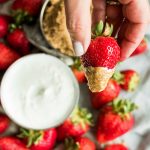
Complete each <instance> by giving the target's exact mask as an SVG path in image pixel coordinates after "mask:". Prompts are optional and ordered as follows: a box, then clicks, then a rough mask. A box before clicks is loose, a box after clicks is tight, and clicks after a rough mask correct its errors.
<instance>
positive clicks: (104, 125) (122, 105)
mask: <svg viewBox="0 0 150 150" xmlns="http://www.w3.org/2000/svg"><path fill="white" fill-rule="evenodd" d="M134 109H137V106H136V105H135V104H134V103H132V102H131V101H128V100H115V101H113V102H112V103H111V104H109V105H106V106H104V108H103V109H102V110H101V112H100V114H99V117H98V123H97V140H98V142H99V143H106V142H108V141H110V140H114V139H115V138H117V137H119V136H121V135H123V134H125V133H126V132H128V131H129V130H130V129H131V128H132V127H133V125H134V118H133V116H132V114H131V112H132V111H133V110H134Z"/></svg>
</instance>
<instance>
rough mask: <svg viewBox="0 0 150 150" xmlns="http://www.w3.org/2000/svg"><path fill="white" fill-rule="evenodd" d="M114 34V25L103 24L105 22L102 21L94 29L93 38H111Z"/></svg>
mask: <svg viewBox="0 0 150 150" xmlns="http://www.w3.org/2000/svg"><path fill="white" fill-rule="evenodd" d="M112 33H113V25H112V24H110V25H109V24H108V23H107V22H106V24H104V23H103V21H101V20H100V22H99V23H98V24H97V25H96V26H95V28H93V33H92V38H96V37H98V36H104V37H110V36H111V35H112Z"/></svg>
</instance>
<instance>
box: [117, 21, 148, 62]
mask: <svg viewBox="0 0 150 150" xmlns="http://www.w3.org/2000/svg"><path fill="white" fill-rule="evenodd" d="M146 27H147V24H135V23H131V22H128V21H127V22H126V23H124V24H123V27H122V28H121V31H120V32H119V40H120V41H121V43H120V48H121V60H122V61H123V60H125V59H126V58H128V57H129V56H130V55H131V54H132V53H133V51H134V50H135V49H136V47H137V46H138V45H139V44H140V42H141V41H142V39H143V37H144V34H145V31H146Z"/></svg>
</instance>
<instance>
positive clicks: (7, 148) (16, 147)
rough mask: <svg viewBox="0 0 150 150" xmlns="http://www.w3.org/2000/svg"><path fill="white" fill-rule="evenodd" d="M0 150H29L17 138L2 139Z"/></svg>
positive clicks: (0, 139) (0, 140)
mask: <svg viewBox="0 0 150 150" xmlns="http://www.w3.org/2000/svg"><path fill="white" fill-rule="evenodd" d="M0 150H29V149H28V148H26V146H25V145H24V143H23V142H22V141H20V140H19V139H18V138H15V137H1V138H0Z"/></svg>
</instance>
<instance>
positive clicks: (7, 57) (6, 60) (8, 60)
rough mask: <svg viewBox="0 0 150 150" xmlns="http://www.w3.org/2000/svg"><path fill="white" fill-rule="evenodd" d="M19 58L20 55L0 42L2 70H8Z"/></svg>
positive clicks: (0, 68) (0, 65)
mask: <svg viewBox="0 0 150 150" xmlns="http://www.w3.org/2000/svg"><path fill="white" fill-rule="evenodd" d="M19 58H20V56H19V54H18V53H16V52H15V51H13V50H11V49H10V48H9V47H7V46H6V45H5V44H3V43H1V42H0V70H4V69H7V68H8V67H9V66H10V65H11V64H12V63H13V62H14V61H16V60H17V59H19Z"/></svg>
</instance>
